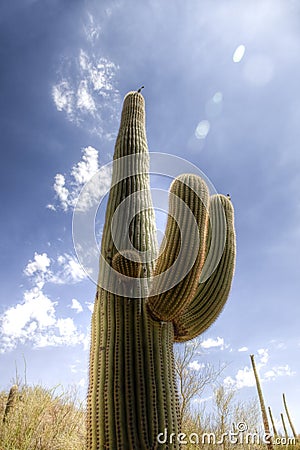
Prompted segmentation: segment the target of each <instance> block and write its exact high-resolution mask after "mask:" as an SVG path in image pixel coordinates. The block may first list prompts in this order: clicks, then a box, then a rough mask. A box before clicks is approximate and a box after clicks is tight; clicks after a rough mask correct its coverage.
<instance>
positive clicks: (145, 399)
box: [88, 94, 179, 450]
mask: <svg viewBox="0 0 300 450" xmlns="http://www.w3.org/2000/svg"><path fill="white" fill-rule="evenodd" d="M132 154H135V157H134V159H133V158H132V157H131V156H130V155H132ZM127 156H129V158H128V159H127V158H126V157H127ZM148 160H149V156H148V149H147V141H146V133H145V117H144V100H143V97H142V96H141V95H140V94H132V95H128V96H127V97H126V99H125V102H124V107H123V113H122V120H121V126H120V130H119V134H118V138H117V142H116V148H115V155H114V170H113V180H112V188H111V191H110V195H109V200H108V205H107V212H106V220H105V226H104V230H103V237H102V248H101V255H102V258H103V259H104V260H106V261H107V262H108V263H110V262H111V261H112V262H113V267H114V268H115V269H116V270H117V271H119V272H121V271H123V273H122V274H121V276H122V275H124V278H125V277H126V276H128V277H130V276H132V277H134V275H138V273H137V274H131V273H130V267H129V265H130V258H129V256H130V255H128V254H127V256H128V267H127V266H126V251H127V252H128V250H127V248H128V245H129V243H128V239H127V238H128V236H126V233H128V229H124V228H125V222H126V217H124V214H126V213H128V214H129V213H130V215H131V217H132V219H133V223H132V224H131V228H130V229H129V234H130V235H129V241H131V243H132V246H133V250H131V253H132V255H133V257H134V252H135V251H137V252H150V253H152V255H150V257H149V258H147V259H148V261H149V262H147V261H146V262H144V263H143V264H142V268H141V269H142V273H141V274H140V276H142V277H146V276H149V274H150V273H151V271H152V269H153V267H152V266H153V260H154V259H155V257H156V255H157V243H156V231H155V217H154V211H153V209H152V206H151V198H150V186H149V175H148V171H149V161H148ZM135 164H136V167H128V166H130V165H135ZM131 170H132V172H131ZM134 172H138V174H137V175H132V176H131V177H129V178H128V177H127V175H128V173H134ZM137 192H139V198H137V196H136V195H135V193H137ZM125 199H129V201H128V204H126V205H124V206H125V207H124V208H122V207H121V208H119V209H120V213H119V216H120V217H119V218H116V214H118V211H117V208H118V207H119V206H120V205H121V204H122V201H124V200H125ZM138 202H139V203H138ZM143 208H146V209H145V210H143ZM136 213H137V215H136ZM113 216H114V219H115V224H116V227H119V228H118V229H117V230H115V235H114V239H113V236H112V229H111V224H112V220H113ZM128 220H129V221H130V218H128ZM123 227H124V228H123ZM116 239H117V240H118V242H115V241H116ZM116 245H117V247H118V249H121V250H124V251H125V252H124V253H123V255H125V257H124V256H122V255H120V253H119V252H118V250H117V248H116ZM137 254H138V253H137ZM102 258H101V262H100V272H99V288H98V292H97V296H96V301H95V305H94V312H93V318H92V345H91V353H90V385H89V393H88V449H93V450H94V449H104V448H109V449H111V450H116V449H124V450H125V449H139V450H143V449H145V450H146V449H152V448H153V449H154V448H156V447H157V440H156V436H157V435H158V433H159V432H163V431H164V429H165V428H169V429H170V430H172V432H175V433H178V432H179V430H178V425H177V412H178V411H177V408H178V397H177V390H176V383H175V376H174V375H173V374H174V360H173V339H174V332H173V325H172V323H161V322H160V321H154V320H153V319H152V318H151V317H150V315H149V314H148V312H147V309H146V302H145V300H146V296H147V290H148V288H149V286H147V283H144V285H143V284H142V282H141V283H140V291H141V292H140V294H141V295H140V296H138V286H134V289H135V292H133V293H132V294H133V295H131V296H128V295H127V296H126V297H125V296H121V295H117V294H114V293H110V292H107V291H106V290H105V289H103V288H101V286H102V285H103V281H105V280H107V278H108V277H111V278H112V277H113V276H114V273H111V269H110V267H109V268H107V270H105V268H102V270H101V263H102V262H103V260H102ZM118 260H119V263H118ZM122 261H123V262H124V266H123V268H122ZM138 264H139V263H138V262H136V265H138ZM121 276H120V279H119V280H118V279H117V280H112V283H111V284H110V285H111V287H112V288H114V286H113V283H114V281H115V282H116V283H117V284H122V283H124V286H123V288H124V293H126V289H127V288H128V283H130V280H124V281H123V279H122V278H121ZM136 278H138V277H136ZM145 279H146V278H145ZM141 281H143V280H142V278H141ZM120 289H122V286H120ZM112 290H113V289H112ZM161 448H167V447H163V446H162V447H161ZM172 448H174V449H175V448H178V445H174V447H172Z"/></svg>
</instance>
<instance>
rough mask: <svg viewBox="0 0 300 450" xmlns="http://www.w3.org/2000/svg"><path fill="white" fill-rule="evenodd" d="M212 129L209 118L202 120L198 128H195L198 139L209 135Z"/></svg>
mask: <svg viewBox="0 0 300 450" xmlns="http://www.w3.org/2000/svg"><path fill="white" fill-rule="evenodd" d="M209 129H210V124H209V121H208V120H201V122H199V123H198V125H197V128H196V130H195V136H196V138H197V139H205V138H206V136H207V135H208V132H209Z"/></svg>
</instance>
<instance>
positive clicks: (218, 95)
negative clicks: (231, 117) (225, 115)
mask: <svg viewBox="0 0 300 450" xmlns="http://www.w3.org/2000/svg"><path fill="white" fill-rule="evenodd" d="M222 100H223V94H222V92H216V93H215V95H214V96H213V102H214V103H221V102H222Z"/></svg>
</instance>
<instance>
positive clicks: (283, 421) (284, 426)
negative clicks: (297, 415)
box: [280, 413, 289, 442]
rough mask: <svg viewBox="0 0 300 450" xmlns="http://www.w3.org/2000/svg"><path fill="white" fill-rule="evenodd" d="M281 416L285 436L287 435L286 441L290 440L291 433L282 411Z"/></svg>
mask: <svg viewBox="0 0 300 450" xmlns="http://www.w3.org/2000/svg"><path fill="white" fill-rule="evenodd" d="M280 417H281V422H282V427H283V431H284V436H285V439H286V441H287V442H288V439H289V435H288V432H287V428H286V424H285V420H284V415H283V413H280Z"/></svg>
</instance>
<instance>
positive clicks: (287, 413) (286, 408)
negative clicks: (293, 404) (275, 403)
mask: <svg viewBox="0 0 300 450" xmlns="http://www.w3.org/2000/svg"><path fill="white" fill-rule="evenodd" d="M282 399H283V404H284V409H285V412H286V416H287V418H288V421H289V424H290V427H291V430H292V433H293V436H294V438H295V439H297V434H296V431H295V427H294V425H293V422H292V419H291V416H290V414H289V410H288V407H287V403H286V399H285V395H284V394H282Z"/></svg>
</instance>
